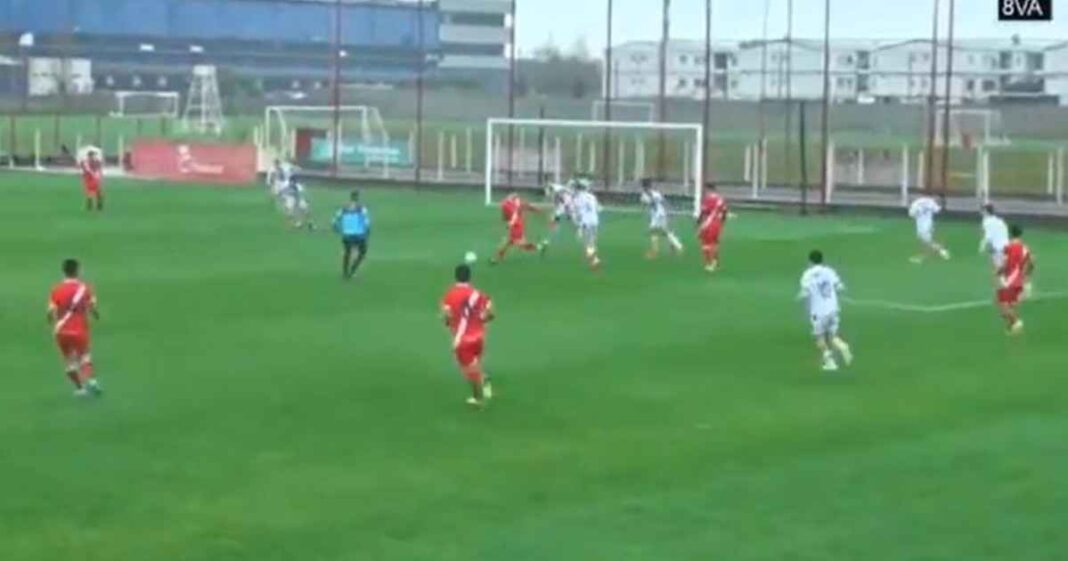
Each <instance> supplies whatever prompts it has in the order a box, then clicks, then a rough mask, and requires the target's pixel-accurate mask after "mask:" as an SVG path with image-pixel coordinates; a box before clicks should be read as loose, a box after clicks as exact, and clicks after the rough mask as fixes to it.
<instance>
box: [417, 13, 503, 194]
mask: <svg viewBox="0 0 1068 561" xmlns="http://www.w3.org/2000/svg"><path fill="white" fill-rule="evenodd" d="M424 2H425V0H419V4H418V5H417V6H416V14H417V17H418V18H419V22H418V23H417V24H416V39H417V41H418V43H419V52H418V53H417V56H418V60H417V61H416V64H417V65H418V66H417V67H416V69H415V146H414V148H415V154H412V158H413V159H414V160H415V186H416V187H417V188H418V187H419V186H421V185H422V183H423V169H422V168H423V73H424V71H425V68H426V38H425V36H424V33H425V30H424V29H423V8H424ZM488 156H489V155H488V154H487V157H488Z"/></svg>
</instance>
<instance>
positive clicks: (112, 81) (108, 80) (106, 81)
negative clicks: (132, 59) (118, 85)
mask: <svg viewBox="0 0 1068 561" xmlns="http://www.w3.org/2000/svg"><path fill="white" fill-rule="evenodd" d="M104 84H105V85H107V87H109V88H113V87H115V77H114V76H107V77H105V78H104Z"/></svg>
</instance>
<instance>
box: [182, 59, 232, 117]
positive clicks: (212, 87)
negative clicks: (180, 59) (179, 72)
mask: <svg viewBox="0 0 1068 561" xmlns="http://www.w3.org/2000/svg"><path fill="white" fill-rule="evenodd" d="M182 124H183V126H184V127H185V129H186V130H187V131H192V132H199V133H202V134H221V133H222V130H223V127H224V126H225V125H226V120H225V119H224V118H223V110H222V99H221V98H220V96H219V77H218V74H217V73H216V71H215V67H214V66H211V65H204V64H198V65H196V66H194V67H193V80H192V81H191V82H190V83H189V95H187V96H186V104H185V111H184V112H183V113H182Z"/></svg>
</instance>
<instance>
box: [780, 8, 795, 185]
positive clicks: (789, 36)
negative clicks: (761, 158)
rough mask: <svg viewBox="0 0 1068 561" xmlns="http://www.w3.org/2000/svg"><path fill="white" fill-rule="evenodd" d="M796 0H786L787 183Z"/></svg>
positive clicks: (785, 179)
mask: <svg viewBox="0 0 1068 561" xmlns="http://www.w3.org/2000/svg"><path fill="white" fill-rule="evenodd" d="M793 76H794V0H786V76H785V78H786V102H785V103H784V104H783V109H784V110H785V111H784V112H783V113H784V114H785V115H784V118H783V124H784V128H783V131H784V133H785V134H783V142H784V146H783V150H784V152H785V155H786V166H785V169H784V172H785V173H784V177H783V180H784V181H786V183H787V184H789V183H790V179H791V177H790V176H791V175H793V174H792V173H790V172H791V170H792V166H791V165H790V163H791V160H792V158H791V156H792V153H791V150H790V133H791V132H793V131H792V130H791V129H792V128H793V114H794V107H793V98H794V82H793Z"/></svg>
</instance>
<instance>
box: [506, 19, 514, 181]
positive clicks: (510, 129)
mask: <svg viewBox="0 0 1068 561" xmlns="http://www.w3.org/2000/svg"><path fill="white" fill-rule="evenodd" d="M508 13H509V17H511V18H512V27H511V29H509V30H508V43H509V44H508V119H515V118H516V0H512V6H511V7H509V12H508ZM515 146H516V128H515V127H514V126H513V125H512V124H509V125H508V174H507V175H508V188H509V189H511V188H512V180H513V171H512V169H513V168H514V167H515V166H514V165H515V157H516V147H515Z"/></svg>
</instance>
